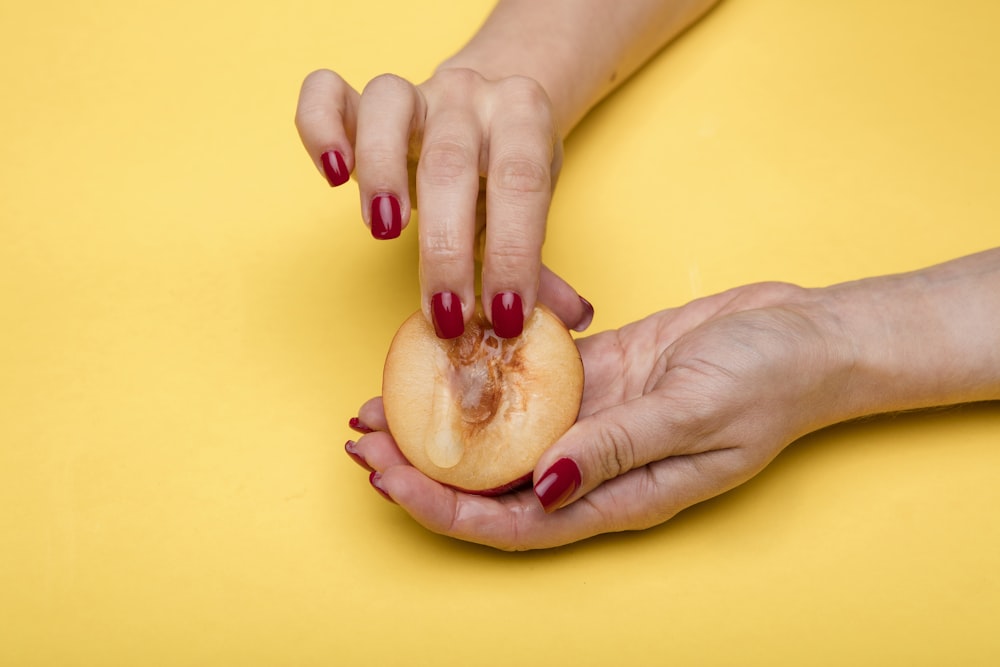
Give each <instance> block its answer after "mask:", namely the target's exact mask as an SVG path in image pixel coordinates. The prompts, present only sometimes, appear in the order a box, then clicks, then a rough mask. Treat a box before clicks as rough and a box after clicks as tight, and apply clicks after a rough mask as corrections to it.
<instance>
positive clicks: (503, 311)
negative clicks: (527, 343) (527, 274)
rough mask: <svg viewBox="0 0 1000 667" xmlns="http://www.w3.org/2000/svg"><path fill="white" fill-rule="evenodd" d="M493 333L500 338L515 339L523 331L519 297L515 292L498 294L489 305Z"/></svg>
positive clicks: (522, 314)
mask: <svg viewBox="0 0 1000 667" xmlns="http://www.w3.org/2000/svg"><path fill="white" fill-rule="evenodd" d="M491 310H492V314H493V331H494V332H495V333H496V335H497V336H500V338H516V337H517V336H520V335H521V331H522V330H523V329H524V311H523V310H522V309H521V295H520V294H518V293H517V292H500V293H499V294H497V295H496V296H494V297H493V303H492V304H491Z"/></svg>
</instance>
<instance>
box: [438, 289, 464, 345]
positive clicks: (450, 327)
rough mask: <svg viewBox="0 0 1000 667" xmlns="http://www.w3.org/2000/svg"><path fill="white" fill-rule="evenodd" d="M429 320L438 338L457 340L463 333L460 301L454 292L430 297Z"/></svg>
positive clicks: (440, 293)
mask: <svg viewBox="0 0 1000 667" xmlns="http://www.w3.org/2000/svg"><path fill="white" fill-rule="evenodd" d="M431 319H433V320H434V333H436V334H437V337H438V338H445V339H447V338H458V337H459V336H461V335H462V334H463V333H465V320H463V319H462V301H461V300H460V299H459V298H458V295H457V294H455V293H454V292H438V293H437V294H435V295H434V296H432V297H431Z"/></svg>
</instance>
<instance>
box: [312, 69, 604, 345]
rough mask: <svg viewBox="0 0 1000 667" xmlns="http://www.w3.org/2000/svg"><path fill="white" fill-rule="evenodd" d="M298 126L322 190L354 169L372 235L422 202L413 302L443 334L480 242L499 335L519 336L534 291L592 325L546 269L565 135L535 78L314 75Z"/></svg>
mask: <svg viewBox="0 0 1000 667" xmlns="http://www.w3.org/2000/svg"><path fill="white" fill-rule="evenodd" d="M296 125H297V127H298V130H299V134H300V136H301V137H302V142H303V144H304V145H305V147H306V150H307V151H308V152H309V155H310V156H311V157H312V159H313V161H314V162H315V164H316V166H317V168H318V169H319V170H320V172H321V173H323V174H324V175H325V176H326V178H327V180H328V181H329V183H330V185H332V186H336V185H341V184H343V183H345V182H347V180H349V175H350V174H351V172H354V173H355V175H356V177H357V180H358V185H359V188H360V194H361V209H362V217H363V219H364V221H365V224H366V225H367V226H368V227H369V229H370V230H371V233H372V235H373V236H374V237H375V238H377V239H392V238H396V237H397V236H399V235H400V233H401V232H402V230H403V229H404V228H405V227H406V226H407V225H408V224H409V221H410V214H411V209H412V208H414V207H415V206H416V202H417V201H418V200H419V202H420V218H421V221H420V284H421V292H422V296H421V307H422V309H423V311H424V315H425V316H426V317H427V318H428V320H429V321H431V322H432V323H433V324H434V326H435V330H436V331H437V333H438V335H439V336H441V337H442V338H453V337H456V336H458V335H461V333H462V331H463V330H464V325H465V322H467V321H468V319H469V318H470V317H471V316H472V314H473V313H474V311H475V307H476V304H475V285H474V283H475V276H474V266H475V264H474V256H475V254H476V250H477V248H479V247H480V246H481V248H482V253H481V259H482V263H483V269H482V272H483V273H482V306H483V310H484V312H485V313H486V315H487V317H488V318H490V321H491V322H492V323H493V325H494V327H495V328H496V331H497V334H498V335H500V336H502V337H513V336H517V335H519V334H520V333H521V328H522V326H523V323H524V318H525V316H526V315H527V314H528V313H530V312H531V311H532V309H533V308H534V306H535V301H536V299H538V298H540V299H542V300H543V301H544V302H545V303H546V304H547V305H548V306H549V307H550V308H552V309H553V310H554V311H555V312H556V314H557V315H558V316H559V317H560V318H561V319H562V320H563V322H564V323H566V324H567V326H569V327H572V328H575V329H576V330H583V328H585V327H586V326H587V325H588V324H589V323H590V320H591V318H592V315H593V309H592V308H590V305H589V304H588V303H587V302H586V301H584V300H582V299H581V298H580V297H579V296H578V295H577V294H576V292H575V290H573V289H572V288H571V287H570V286H569V285H568V284H566V283H565V282H564V281H563V280H562V279H560V278H559V277H558V276H556V275H555V274H554V273H552V272H551V271H549V270H547V269H546V268H545V267H543V266H542V264H541V248H542V241H543V239H544V236H545V221H546V217H547V215H548V210H549V204H550V202H551V199H552V191H553V187H554V186H555V182H556V178H557V176H558V173H559V169H560V166H561V164H562V143H561V141H560V138H559V134H558V131H557V128H556V127H555V120H554V118H553V113H552V108H551V104H550V102H549V99H548V97H547V95H546V94H545V91H544V90H543V89H542V87H541V86H540V85H539V84H537V83H536V82H535V81H533V80H532V79H529V78H526V77H508V78H504V79H500V80H496V81H490V80H487V79H485V78H483V77H482V76H480V75H479V74H477V73H476V72H474V71H472V70H469V69H442V70H440V71H439V72H438V73H436V74H435V75H434V76H433V77H431V78H430V79H429V80H428V81H426V82H425V83H423V84H421V85H419V86H415V85H413V84H411V83H410V82H408V81H406V80H404V79H401V78H399V77H397V76H393V75H383V76H379V77H376V78H375V79H373V80H372V81H371V82H369V83H368V85H367V86H366V87H365V89H364V91H363V92H362V93H360V94H359V93H358V92H357V91H355V90H354V89H353V88H352V87H351V86H350V85H348V84H347V83H346V82H345V81H344V80H343V79H342V78H341V77H340V76H338V75H337V74H335V73H334V72H331V71H329V70H320V71H317V72H313V73H312V74H310V75H309V76H308V77H307V78H306V79H305V81H304V83H303V85H302V90H301V94H300V97H299V105H298V110H297V113H296ZM487 222H488V224H487Z"/></svg>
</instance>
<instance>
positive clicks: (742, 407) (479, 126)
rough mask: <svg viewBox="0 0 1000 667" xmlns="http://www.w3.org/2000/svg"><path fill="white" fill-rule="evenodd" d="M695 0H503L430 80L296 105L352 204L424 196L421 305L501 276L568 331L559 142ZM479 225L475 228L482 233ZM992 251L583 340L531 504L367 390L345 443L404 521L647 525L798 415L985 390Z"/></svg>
mask: <svg viewBox="0 0 1000 667" xmlns="http://www.w3.org/2000/svg"><path fill="white" fill-rule="evenodd" d="M713 4H714V2H712V1H709V0H689V1H684V0H630V1H629V2H616V1H611V0H550V1H547V2H536V1H535V0H500V2H499V3H498V5H497V7H496V9H495V10H494V12H493V13H492V14H491V16H490V17H489V19H488V20H487V21H486V23H485V24H484V25H483V26H482V27H481V28H480V30H479V31H478V32H477V33H476V34H475V35H474V36H473V37H472V39H471V40H470V41H469V43H468V44H467V45H466V46H465V47H463V49H462V50H460V51H459V52H458V53H457V54H455V55H454V56H453V57H451V58H449V59H448V60H447V61H445V62H444V63H442V65H441V66H440V67H439V68H438V70H437V71H436V72H435V73H434V75H433V76H431V77H430V78H429V79H428V80H427V81H425V82H423V83H420V84H413V83H411V82H408V81H406V80H404V79H401V78H399V77H396V76H393V75H384V76H380V77H377V78H376V79H374V80H372V81H371V82H369V83H368V84H367V85H366V86H365V87H364V89H363V90H362V91H361V92H358V91H357V90H356V89H354V88H353V87H352V86H351V85H350V84H348V83H347V82H346V81H344V80H343V79H342V78H341V77H340V76H339V75H337V74H336V73H334V72H332V71H329V70H320V71H317V72H314V73H312V74H310V75H309V76H308V77H307V78H306V79H305V81H304V82H303V86H302V90H301V94H300V98H299V106H298V110H297V113H296V124H297V127H298V129H299V133H300V136H301V137H302V141H303V144H304V146H305V148H306V150H307V152H308V153H309V155H310V157H311V158H312V159H313V161H314V163H315V164H316V166H317V168H318V169H320V171H321V172H322V163H321V156H322V155H323V154H324V153H326V152H327V151H337V152H338V153H340V154H341V155H342V157H343V159H344V161H345V163H346V167H347V170H348V171H350V172H352V173H353V176H354V177H355V179H356V180H357V182H358V187H359V191H360V195H361V204H362V206H361V208H362V216H363V219H364V220H365V222H366V224H369V225H370V224H371V218H370V211H369V204H370V202H371V201H372V198H373V197H375V196H376V195H378V194H382V193H388V194H392V195H393V196H394V197H396V198H398V200H399V201H400V205H401V206H400V208H401V214H402V224H403V225H404V226H405V225H406V224H407V223H408V222H409V220H410V216H411V209H412V208H413V207H414V206H415V205H416V202H417V201H418V200H419V202H420V207H421V208H420V212H421V224H420V243H419V246H420V267H421V268H420V271H421V273H420V281H421V292H422V308H423V311H424V314H425V316H427V317H428V319H430V318H431V313H430V301H431V297H432V295H434V294H436V293H439V292H442V291H451V292H454V293H456V294H457V295H458V296H459V298H460V300H461V305H462V313H463V317H464V320H465V321H468V319H469V317H471V315H472V313H473V312H474V310H475V294H474V291H473V290H474V288H473V282H474V280H473V279H474V262H473V258H474V256H475V255H476V248H477V247H478V246H479V243H481V244H482V248H483V251H482V253H481V259H482V265H483V268H482V271H483V275H482V284H483V290H482V304H483V307H484V310H485V312H486V313H487V314H490V312H491V311H490V303H491V302H492V299H493V297H494V296H495V295H496V294H498V293H499V292H504V291H513V292H515V293H517V294H519V295H520V296H521V298H522V309H523V312H524V313H525V314H526V313H529V312H530V311H531V309H532V308H533V307H534V304H535V302H536V300H541V301H543V302H544V303H546V304H547V305H548V306H549V307H550V308H552V310H553V311H554V312H555V313H556V314H557V315H558V316H559V317H560V318H561V319H562V320H563V322H564V323H565V324H566V325H567V326H569V327H572V328H575V329H577V330H582V329H584V328H586V326H587V324H589V321H590V316H591V315H592V311H591V310H589V308H588V307H587V306H586V304H584V303H583V302H581V300H580V298H579V296H578V295H577V293H576V292H575V290H574V289H573V288H572V287H571V286H570V285H569V284H567V283H566V282H565V281H564V280H562V279H561V278H560V277H559V276H557V275H556V274H555V273H553V272H551V271H550V270H548V269H547V268H545V267H544V266H543V265H542V263H541V260H540V257H541V245H542V241H543V239H544V232H545V219H546V216H547V213H548V208H549V204H550V202H551V197H552V190H553V188H554V186H555V183H556V179H557V177H558V173H559V169H560V166H561V164H562V148H561V147H562V142H561V139H562V138H563V137H565V136H566V135H567V134H568V133H569V132H570V131H571V130H572V129H573V127H574V126H575V125H576V124H577V123H578V122H579V120H580V119H581V118H582V117H584V115H585V114H586V113H587V112H588V111H589V110H590V109H591V108H592V107H593V106H594V105H595V104H596V103H597V102H598V101H600V100H601V99H602V98H603V97H604V96H606V95H607V94H609V93H610V92H612V91H613V90H614V89H615V88H616V87H617V86H618V85H620V84H621V82H623V81H624V80H626V79H627V78H628V77H629V76H630V75H631V74H632V73H633V72H635V71H636V70H637V69H638V68H639V67H641V65H642V64H643V63H645V62H646V61H647V60H648V59H649V58H650V57H651V56H652V55H654V54H655V53H656V52H657V51H659V50H660V49H661V48H662V47H663V46H664V45H666V44H667V43H669V42H670V40H672V39H673V38H674V37H676V36H677V35H678V34H680V33H681V32H682V31H683V30H685V29H686V28H687V27H689V26H690V25H691V24H693V23H694V22H695V21H696V20H697V19H698V18H699V17H700V16H702V15H703V14H704V13H705V12H707V11H708V10H709V9H710V8H711V6H712V5H713ZM477 239H478V240H477ZM997 294H1000V249H997V250H991V251H987V252H984V253H981V254H978V255H973V256H970V257H966V258H962V259H958V260H955V261H952V262H949V263H946V264H943V265H940V266H935V267H929V268H927V269H924V270H921V271H917V272H914V273H910V274H904V275H898V276H883V277H877V278H871V279H866V280H862V281H858V282H853V283H846V284H842V285H835V286H831V287H827V288H822V289H803V288H799V287H795V286H793V285H787V284H774V283H769V284H762V285H749V286H744V287H739V288H736V289H733V290H730V291H728V292H725V293H722V294H718V295H715V296H712V297H707V298H705V299H700V300H697V301H694V302H691V303H689V304H687V305H685V306H683V307H680V308H675V309H670V310H665V311H661V312H659V313H655V314H653V315H650V316H649V317H647V318H645V319H643V320H640V321H638V322H635V323H633V324H629V325H627V326H625V327H622V328H621V329H618V330H613V331H607V332H603V333H599V334H597V335H594V336H591V337H588V338H584V339H581V340H579V341H578V344H579V348H580V353H581V356H582V358H583V362H584V367H585V374H586V385H585V388H584V397H583V406H582V409H581V415H580V419H579V421H578V422H577V423H576V424H575V425H574V426H573V427H572V428H571V429H570V431H569V432H567V433H566V435H565V436H564V437H563V438H561V439H560V440H559V441H558V442H557V443H555V444H554V445H553V446H552V447H551V448H550V449H549V450H548V451H547V452H546V453H545V454H544V455H543V457H542V459H541V460H540V461H539V463H538V466H537V467H536V470H535V476H534V482H535V483H536V484H537V483H538V481H539V480H540V479H541V478H542V477H543V476H544V474H545V472H546V471H548V470H549V468H550V467H551V466H552V465H553V464H554V463H555V462H556V461H558V460H560V459H564V458H568V459H570V460H572V461H573V462H574V463H575V465H576V466H577V468H578V469H579V471H580V477H581V484H580V486H579V488H578V489H576V491H575V492H574V493H572V494H571V495H570V496H568V497H566V498H564V499H563V502H562V503H561V504H560V506H559V507H549V508H548V510H549V511H546V509H544V508H543V507H542V506H541V504H540V503H539V500H538V498H537V497H536V495H535V493H533V492H532V490H531V489H529V490H526V491H523V492H519V493H516V494H511V495H507V496H503V497H499V498H484V497H480V496H472V495H468V494H463V493H460V492H456V491H454V490H452V489H449V488H447V487H444V486H442V485H440V484H437V483H436V482H433V481H432V480H430V479H428V478H427V477H425V476H424V475H422V474H421V473H420V472H418V471H417V470H416V469H415V468H413V467H412V466H410V465H409V464H408V463H407V461H406V460H405V458H403V456H402V455H401V454H400V452H399V450H398V448H397V447H396V446H395V443H394V442H393V439H392V436H391V435H390V434H389V433H388V431H387V427H386V424H385V416H384V414H383V413H382V407H381V400H380V399H378V398H376V399H373V400H371V401H369V402H368V403H366V404H365V405H364V406H362V408H361V410H360V411H359V418H360V420H361V422H362V423H363V424H365V425H367V427H369V428H370V429H374V431H373V432H371V433H367V434H365V435H363V437H361V438H360V439H359V440H358V442H357V443H351V445H350V446H349V449H348V451H349V453H350V454H351V455H352V457H355V458H356V460H358V461H359V462H361V463H362V464H363V465H365V466H367V467H368V468H370V469H371V470H373V473H372V477H371V480H372V483H373V485H375V487H376V488H377V489H379V490H380V491H381V492H382V493H383V494H384V495H386V496H387V497H389V498H390V499H391V500H394V501H395V502H396V503H398V504H399V505H400V506H401V507H402V508H403V509H404V510H405V511H407V512H408V513H409V514H410V515H412V516H413V518H414V519H415V520H417V521H418V522H420V523H421V524H423V525H424V526H426V527H427V528H429V529H430V530H432V531H435V532H438V533H441V534H444V535H450V536H452V537H455V538H459V539H463V540H468V541H472V542H478V543H482V544H487V545H491V546H494V547H497V548H500V549H508V550H520V549H533V548H542V547H552V546H557V545H561V544H566V543H569V542H573V541H576V540H580V539H584V538H586V537H589V536H592V535H596V534H599V533H606V532H612V531H622V530H638V529H643V528H648V527H651V526H654V525H657V524H659V523H662V522H664V521H666V520H668V519H669V518H670V517H672V516H674V515H675V514H676V513H677V512H679V511H681V510H683V509H684V508H686V507H689V506H691V505H692V504H695V503H697V502H700V501H702V500H705V499H707V498H710V497H713V496H715V495H718V494H720V493H723V492H724V491H726V490H728V489H731V488H733V487H734V486H736V485H738V484H740V483H742V482H744V481H746V480H747V479H749V478H751V477H752V476H753V475H755V474H756V473H757V472H759V471H760V470H761V469H762V468H763V467H764V466H766V465H767V464H768V462H770V461H771V460H772V459H773V458H774V457H775V456H776V455H777V454H778V453H779V452H780V451H781V450H782V449H783V448H784V447H787V446H788V445H789V444H790V443H792V442H793V441H795V440H796V439H798V438H799V437H801V436H802V435H804V434H806V433H809V432H811V431H813V430H816V429H819V428H822V427H824V426H827V425H831V424H835V423H838V422H840V421H844V420H848V419H853V418H857V417H860V416H863V415H869V414H876V413H881V412H890V411H896V410H908V409H918V408H924V407H929V406H936V405H948V404H955V403H962V402H968V401H982V400H995V399H998V398H1000V342H998V338H997V334H996V332H997V331H1000V303H998V302H997V299H996V295H997Z"/></svg>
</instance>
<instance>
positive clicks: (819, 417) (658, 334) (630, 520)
mask: <svg viewBox="0 0 1000 667" xmlns="http://www.w3.org/2000/svg"><path fill="white" fill-rule="evenodd" d="M816 292H818V291H816ZM813 296H814V291H810V290H805V289H802V288H798V287H794V286H792V285H786V284H760V285H752V286H747V287H742V288H737V289H734V290H730V291H728V292H725V293H722V294H718V295H715V296H713V297H708V298H705V299H700V300H697V301H694V302H691V303H689V304H688V305H686V306H684V307H681V308H677V309H672V310H666V311H662V312H659V313H656V314H654V315H651V316H649V317H647V318H646V319H643V320H641V321H639V322H636V323H633V324H631V325H628V326H626V327H623V328H622V329H620V330H617V331H608V332H603V333H600V334H597V335H594V336H591V337H588V338H584V339H581V340H579V341H578V345H579V349H580V353H581V356H582V358H583V363H584V370H585V377H586V381H585V388H584V394H583V403H582V406H581V410H580V417H579V420H578V422H577V423H576V424H575V425H574V426H573V427H572V428H571V429H570V430H569V431H568V432H567V433H566V434H565V435H564V436H563V437H562V438H561V439H560V440H559V441H557V442H556V443H555V444H553V445H552V447H551V448H549V450H548V451H546V453H545V454H544V455H543V456H542V458H541V460H540V461H539V463H538V466H537V467H536V469H535V477H534V490H532V489H527V490H524V491H520V492H517V493H513V494H508V495H505V496H500V497H495V498H488V497H481V496H476V495H470V494H465V493H461V492H458V491H455V490H454V489H451V488H449V487H447V486H443V485H441V484H439V483H437V482H435V481H433V480H431V479H429V478H428V477H426V476H424V475H423V474H422V473H420V472H419V471H418V470H416V469H415V468H413V467H412V466H411V465H409V464H408V462H407V461H406V459H405V458H404V457H403V455H402V454H401V453H400V451H399V449H398V448H397V447H396V445H395V443H394V441H393V439H392V436H391V435H390V434H389V433H388V431H387V425H386V423H385V416H384V414H383V412H382V404H381V399H373V400H371V401H369V402H368V403H366V404H365V405H364V406H363V407H362V408H361V410H360V412H359V418H360V421H361V422H362V423H364V424H366V425H368V426H369V427H370V428H372V429H375V430H374V431H373V432H372V433H368V434H366V435H364V436H363V437H362V438H360V439H359V441H358V442H357V443H348V451H349V453H351V454H352V455H353V456H354V457H355V458H356V459H358V460H359V462H361V463H363V464H365V465H367V466H368V467H369V468H370V469H371V470H373V471H374V472H373V473H372V475H371V481H372V484H373V485H374V486H375V487H376V488H377V489H378V490H379V491H381V492H382V493H383V494H384V495H386V496H388V497H389V498H390V499H392V500H393V501H395V502H396V503H398V504H399V505H400V506H401V507H402V508H403V509H404V510H406V511H407V512H408V513H410V514H411V515H412V516H413V518H414V519H416V520H417V521H418V522H419V523H421V524H422V525H424V526H425V527H427V528H429V529H430V530H432V531H434V532H438V533H441V534H444V535H450V536H452V537H456V538H459V539H463V540H467V541H471V542H477V543H482V544H487V545H491V546H494V547H497V548H500V549H505V550H523V549H533V548H541V547H552V546H557V545H561V544H566V543H569V542H574V541H577V540H580V539H584V538H587V537H590V536H592V535H597V534H599V533H606V532H612V531H622V530H637V529H643V528H649V527H651V526H654V525H657V524H660V523H662V522H664V521H666V520H668V519H670V518H671V517H673V516H674V515H675V514H677V513H678V512H680V511H681V510H683V509H684V508H686V507H689V506H691V505H693V504H695V503H698V502H700V501H702V500H706V499H708V498H711V497H713V496H715V495H718V494H720V493H722V492H724V491H726V490H728V489H731V488H733V487H735V486H737V485H738V484H740V483H742V482H744V481H746V480H747V479H749V478H751V477H752V476H753V475H755V474H756V473H757V472H759V471H760V470H761V469H762V468H763V467H764V466H765V465H767V463H769V462H770V461H771V460H772V459H773V458H774V457H775V456H776V455H777V454H778V453H779V452H780V451H781V450H782V449H783V448H784V447H785V446H787V445H788V444H789V443H791V442H792V441H794V440H795V439H797V438H798V437H800V436H802V435H804V434H806V433H808V432H810V431H812V430H815V429H818V428H820V427H822V426H826V425H828V424H831V423H835V422H837V421H840V420H841V419H843V418H845V415H844V414H843V406H842V405H841V404H840V401H839V397H841V396H842V395H843V393H844V392H845V390H846V388H847V386H848V384H849V382H850V379H851V368H852V358H851V346H850V344H849V342H848V341H847V339H846V337H845V336H844V335H843V333H842V331H841V329H840V326H839V324H838V322H837V320H836V318H834V317H833V316H832V315H831V314H830V312H829V311H828V310H827V309H826V308H824V307H823V306H822V305H821V301H820V300H818V299H816V298H813Z"/></svg>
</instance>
